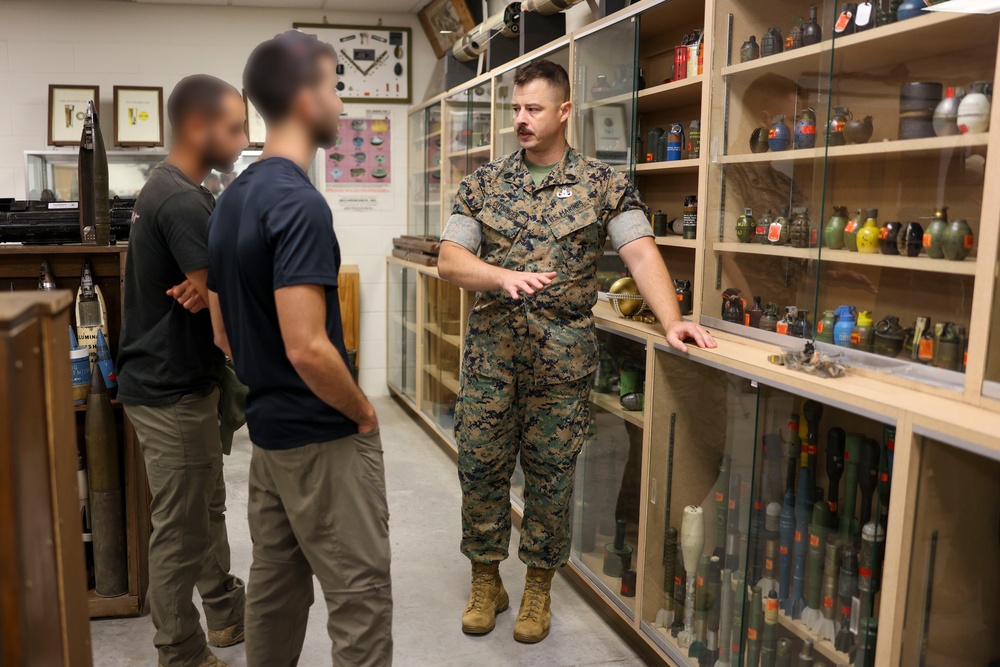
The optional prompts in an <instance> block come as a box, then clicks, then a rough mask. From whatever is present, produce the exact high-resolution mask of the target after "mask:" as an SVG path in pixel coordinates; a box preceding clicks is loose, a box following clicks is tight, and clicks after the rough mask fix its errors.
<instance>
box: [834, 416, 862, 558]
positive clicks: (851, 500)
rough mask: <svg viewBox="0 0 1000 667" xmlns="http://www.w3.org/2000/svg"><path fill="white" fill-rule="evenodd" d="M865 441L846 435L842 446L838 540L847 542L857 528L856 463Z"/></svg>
mask: <svg viewBox="0 0 1000 667" xmlns="http://www.w3.org/2000/svg"><path fill="white" fill-rule="evenodd" d="M864 441H865V436H864V435H862V434H860V433H848V434H847V442H846V444H845V445H844V463H845V464H846V466H847V467H846V470H845V472H844V506H843V508H842V511H841V512H840V539H841V541H842V542H845V541H847V538H848V537H849V536H853V534H854V533H855V529H856V527H857V526H858V520H857V519H856V518H855V514H854V512H855V509H856V507H857V499H858V461H859V460H860V459H861V444H862V443H863V442H864Z"/></svg>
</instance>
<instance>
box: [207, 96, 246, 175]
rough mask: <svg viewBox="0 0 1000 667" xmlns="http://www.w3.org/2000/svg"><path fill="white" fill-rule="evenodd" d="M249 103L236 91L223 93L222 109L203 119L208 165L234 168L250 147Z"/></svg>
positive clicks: (225, 171) (220, 170)
mask: <svg viewBox="0 0 1000 667" xmlns="http://www.w3.org/2000/svg"><path fill="white" fill-rule="evenodd" d="M246 119H247V117H246V106H245V105H244V104H243V98H242V97H240V95H239V94H237V93H236V91H231V92H229V93H227V94H226V95H224V96H223V98H222V105H221V109H220V112H219V113H218V114H216V115H215V117H214V118H208V119H205V120H204V131H203V133H202V135H203V138H202V141H201V143H200V146H201V155H202V159H203V161H204V163H205V166H207V167H209V168H211V169H214V170H216V171H219V172H222V173H228V172H230V171H232V170H233V165H234V164H235V163H236V160H237V159H239V157H240V153H241V152H242V151H243V149H244V148H246V147H247V145H248V142H247V135H246V132H244V130H243V126H244V124H245V123H246Z"/></svg>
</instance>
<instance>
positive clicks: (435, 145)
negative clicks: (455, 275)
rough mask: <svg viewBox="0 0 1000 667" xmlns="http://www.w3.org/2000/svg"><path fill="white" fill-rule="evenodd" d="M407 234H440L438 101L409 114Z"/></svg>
mask: <svg viewBox="0 0 1000 667" xmlns="http://www.w3.org/2000/svg"><path fill="white" fill-rule="evenodd" d="M409 125H410V137H411V141H410V151H409V163H408V166H409V173H410V188H409V194H408V195H407V196H408V198H409V199H408V201H409V216H408V219H407V233H408V234H413V235H415V236H433V237H434V238H438V237H439V236H440V235H441V104H440V103H437V104H431V105H428V106H426V107H422V108H420V109H417V110H416V111H413V112H411V113H410V118H409Z"/></svg>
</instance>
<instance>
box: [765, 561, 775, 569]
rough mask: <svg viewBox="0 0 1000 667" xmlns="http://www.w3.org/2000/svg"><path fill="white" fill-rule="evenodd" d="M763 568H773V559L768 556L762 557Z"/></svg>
mask: <svg viewBox="0 0 1000 667" xmlns="http://www.w3.org/2000/svg"><path fill="white" fill-rule="evenodd" d="M764 569H765V570H773V569H774V561H773V560H771V559H770V558H765V559H764Z"/></svg>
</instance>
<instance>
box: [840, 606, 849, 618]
mask: <svg viewBox="0 0 1000 667" xmlns="http://www.w3.org/2000/svg"><path fill="white" fill-rule="evenodd" d="M840 615H841V616H850V615H851V608H850V607H848V606H847V605H841V606H840Z"/></svg>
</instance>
